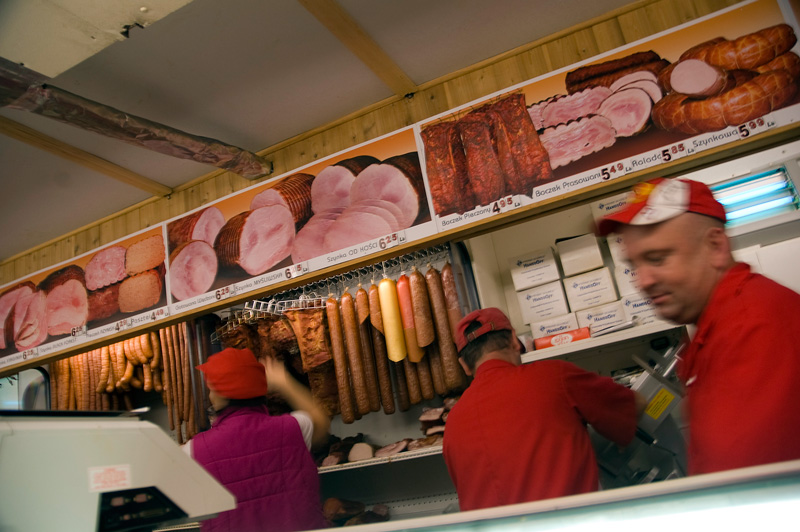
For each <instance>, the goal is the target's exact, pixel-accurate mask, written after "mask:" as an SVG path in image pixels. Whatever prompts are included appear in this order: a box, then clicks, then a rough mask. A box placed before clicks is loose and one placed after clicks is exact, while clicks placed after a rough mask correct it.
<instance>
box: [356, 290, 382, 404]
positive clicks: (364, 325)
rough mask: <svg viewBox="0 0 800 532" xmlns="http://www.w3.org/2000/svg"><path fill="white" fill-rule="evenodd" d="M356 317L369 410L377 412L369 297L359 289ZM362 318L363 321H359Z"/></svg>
mask: <svg viewBox="0 0 800 532" xmlns="http://www.w3.org/2000/svg"><path fill="white" fill-rule="evenodd" d="M356 315H357V316H358V338H359V340H360V341H361V357H362V359H363V360H364V379H365V380H366V385H367V398H368V399H369V409H370V410H371V411H372V412H377V411H378V410H380V409H381V396H380V391H379V388H378V375H377V373H376V371H375V354H374V352H373V348H372V332H371V331H370V329H372V325H370V324H369V320H367V318H368V317H369V296H367V291H366V290H364V289H363V288H359V289H358V291H356ZM361 316H364V319H363V320H362V319H361Z"/></svg>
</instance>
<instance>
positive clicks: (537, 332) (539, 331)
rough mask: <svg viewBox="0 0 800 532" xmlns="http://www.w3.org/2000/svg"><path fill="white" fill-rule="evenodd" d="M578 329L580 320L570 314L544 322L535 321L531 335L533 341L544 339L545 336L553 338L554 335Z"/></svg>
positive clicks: (532, 324)
mask: <svg viewBox="0 0 800 532" xmlns="http://www.w3.org/2000/svg"><path fill="white" fill-rule="evenodd" d="M577 328H578V320H576V319H575V314H573V313H571V312H570V313H569V314H565V315H564V316H556V317H554V318H549V319H546V320H542V321H535V322H533V323H531V333H533V339H534V340H535V339H537V338H544V337H545V336H552V335H554V334H558V333H563V332H567V331H571V330H573V329H577Z"/></svg>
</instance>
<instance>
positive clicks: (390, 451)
mask: <svg viewBox="0 0 800 532" xmlns="http://www.w3.org/2000/svg"><path fill="white" fill-rule="evenodd" d="M409 443H411V438H406V439H404V440H400V441H398V442H395V443H390V444H389V445H385V446H383V447H381V448H380V449H378V450H377V451H375V458H386V457H387V456H394V455H396V454H398V453H401V452H403V451H405V450H406V449H407V448H408V444H409Z"/></svg>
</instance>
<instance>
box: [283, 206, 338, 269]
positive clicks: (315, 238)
mask: <svg viewBox="0 0 800 532" xmlns="http://www.w3.org/2000/svg"><path fill="white" fill-rule="evenodd" d="M343 210H344V209H332V210H329V211H323V212H321V213H319V214H315V215H314V216H312V217H311V218H310V219H309V220H308V222H306V224H305V225H304V226H303V228H302V229H300V230H299V231H298V232H297V235H296V236H295V238H294V243H293V244H292V262H293V263H294V264H298V263H300V262H303V261H306V260H308V259H313V258H314V257H319V256H322V255H325V254H327V253H328V252H329V251H332V250H327V249H326V248H325V235H326V234H327V233H328V230H329V229H330V226H331V225H332V224H333V222H334V221H335V220H336V218H338V217H339V215H340V214H341V213H342V211H343Z"/></svg>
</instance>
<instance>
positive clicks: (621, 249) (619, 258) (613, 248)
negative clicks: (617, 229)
mask: <svg viewBox="0 0 800 532" xmlns="http://www.w3.org/2000/svg"><path fill="white" fill-rule="evenodd" d="M606 244H608V252H609V254H610V255H611V260H612V261H614V264H616V265H617V266H621V265H623V264H626V263H627V262H628V257H627V256H626V255H625V245H624V244H623V242H622V235H615V234H611V235H608V236H607V237H606Z"/></svg>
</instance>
